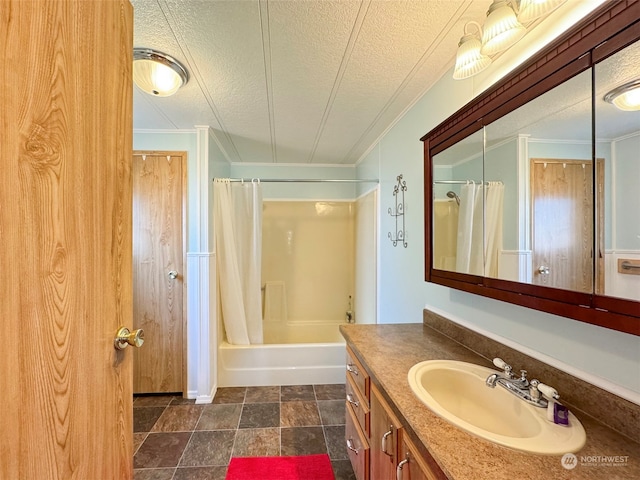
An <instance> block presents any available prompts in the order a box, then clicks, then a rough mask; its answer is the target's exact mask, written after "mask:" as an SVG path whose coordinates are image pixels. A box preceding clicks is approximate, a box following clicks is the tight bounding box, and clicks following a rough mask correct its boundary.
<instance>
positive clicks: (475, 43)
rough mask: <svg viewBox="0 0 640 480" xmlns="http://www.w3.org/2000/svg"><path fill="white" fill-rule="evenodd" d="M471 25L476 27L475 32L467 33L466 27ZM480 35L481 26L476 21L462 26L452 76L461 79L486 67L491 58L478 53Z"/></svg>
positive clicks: (480, 44) (480, 46)
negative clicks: (462, 32)
mask: <svg viewBox="0 0 640 480" xmlns="http://www.w3.org/2000/svg"><path fill="white" fill-rule="evenodd" d="M469 25H473V26H475V27H476V28H477V29H478V32H477V33H468V32H467V27H468V26H469ZM481 36H482V27H481V26H480V24H479V23H478V22H473V21H471V22H467V23H466V25H465V26H464V36H463V37H462V38H461V39H460V43H458V53H457V54H456V66H455V68H454V69H453V78H454V79H456V80H462V79H463V78H469V77H472V76H474V75H476V74H477V73H480V72H481V71H482V70H484V69H485V68H487V67H488V66H489V65H490V64H491V58H489V57H488V56H487V55H483V54H482V53H480V49H481V48H482V42H481V41H480V37H481Z"/></svg>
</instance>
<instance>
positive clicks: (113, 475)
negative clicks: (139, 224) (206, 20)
mask: <svg viewBox="0 0 640 480" xmlns="http://www.w3.org/2000/svg"><path fill="white" fill-rule="evenodd" d="M0 32H2V34H1V36H2V42H1V44H0V45H1V47H0V51H1V52H2V54H3V58H2V68H0V78H1V81H0V112H1V113H0V158H2V168H0V245H2V247H1V248H0V265H1V266H2V273H3V282H2V284H3V285H2V301H1V302H0V317H1V318H2V326H3V337H4V338H5V341H4V342H3V346H2V354H1V355H2V360H1V362H0V364H1V365H2V370H3V374H2V375H0V391H1V392H2V416H1V419H0V478H2V479H25V480H26V479H42V480H44V479H46V480H67V479H96V480H98V479H118V480H122V479H124V480H127V479H131V478H132V476H133V458H132V457H133V418H132V417H133V408H132V403H133V398H132V392H131V389H132V373H131V365H132V352H131V350H132V347H129V348H127V349H125V350H123V351H117V350H116V349H115V348H114V339H115V336H116V332H117V331H118V327H119V326H125V327H128V328H131V322H132V292H131V288H132V287H131V167H130V166H131V145H132V135H133V129H132V94H133V92H132V88H133V87H132V74H131V69H132V54H133V52H132V47H133V33H132V32H133V11H132V8H131V5H130V3H129V1H128V0H103V1H99V2H94V1H85V0H77V1H74V0H67V1H60V0H37V1H35V0H34V1H24V0H3V1H1V2H0Z"/></svg>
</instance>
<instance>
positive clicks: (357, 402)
mask: <svg viewBox="0 0 640 480" xmlns="http://www.w3.org/2000/svg"><path fill="white" fill-rule="evenodd" d="M346 393H347V410H348V409H351V411H352V412H353V415H354V416H355V417H356V419H357V420H358V425H360V429H361V430H362V431H363V432H364V433H365V435H366V436H367V437H368V436H369V435H370V433H371V432H370V431H369V407H368V406H367V402H366V400H364V399H363V398H362V395H361V394H360V391H359V390H358V387H356V386H355V385H354V382H353V380H352V379H351V377H347V383H346Z"/></svg>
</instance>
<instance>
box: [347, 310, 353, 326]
mask: <svg viewBox="0 0 640 480" xmlns="http://www.w3.org/2000/svg"><path fill="white" fill-rule="evenodd" d="M347 323H355V321H354V319H353V312H352V311H351V310H347Z"/></svg>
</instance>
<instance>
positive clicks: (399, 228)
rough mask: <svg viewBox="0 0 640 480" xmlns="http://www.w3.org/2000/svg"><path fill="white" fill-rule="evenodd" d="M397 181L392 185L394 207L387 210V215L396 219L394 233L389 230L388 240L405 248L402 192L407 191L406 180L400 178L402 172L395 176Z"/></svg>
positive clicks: (405, 237) (395, 245)
mask: <svg viewBox="0 0 640 480" xmlns="http://www.w3.org/2000/svg"><path fill="white" fill-rule="evenodd" d="M396 180H397V181H398V183H397V184H396V185H395V186H394V187H393V197H394V199H395V207H394V208H391V207H389V209H388V210H387V212H388V213H389V215H391V216H392V217H394V218H395V220H396V229H395V233H393V234H392V233H391V232H389V235H388V236H389V240H391V242H392V243H393V246H394V247H397V246H398V243H402V245H403V246H404V248H407V236H406V231H405V229H404V211H405V203H404V192H406V191H407V182H406V181H405V180H402V174H400V175H398V176H397V177H396Z"/></svg>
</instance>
